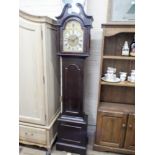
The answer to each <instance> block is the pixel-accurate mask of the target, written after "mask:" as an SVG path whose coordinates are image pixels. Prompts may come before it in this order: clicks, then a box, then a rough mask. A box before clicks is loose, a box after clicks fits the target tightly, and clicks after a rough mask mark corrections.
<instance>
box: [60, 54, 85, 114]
mask: <svg viewBox="0 0 155 155" xmlns="http://www.w3.org/2000/svg"><path fill="white" fill-rule="evenodd" d="M83 65H84V59H82V58H76V57H75V58H68V57H65V58H63V60H62V66H63V114H65V115H71V116H83Z"/></svg>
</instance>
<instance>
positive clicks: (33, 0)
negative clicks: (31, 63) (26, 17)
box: [19, 0, 63, 18]
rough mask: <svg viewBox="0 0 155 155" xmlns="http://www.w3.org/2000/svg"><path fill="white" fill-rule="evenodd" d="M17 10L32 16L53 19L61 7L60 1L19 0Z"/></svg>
mask: <svg viewBox="0 0 155 155" xmlns="http://www.w3.org/2000/svg"><path fill="white" fill-rule="evenodd" d="M19 8H20V9H21V10H23V11H25V12H27V13H30V14H33V15H39V16H49V17H51V18H55V17H56V16H58V15H60V13H61V10H62V8H63V6H62V3H61V0H20V1H19Z"/></svg>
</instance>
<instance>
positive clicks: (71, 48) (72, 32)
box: [63, 20, 84, 52]
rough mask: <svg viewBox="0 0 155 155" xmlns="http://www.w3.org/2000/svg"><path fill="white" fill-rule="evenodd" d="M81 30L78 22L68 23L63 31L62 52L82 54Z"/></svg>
mask: <svg viewBox="0 0 155 155" xmlns="http://www.w3.org/2000/svg"><path fill="white" fill-rule="evenodd" d="M83 34H84V32H83V29H82V28H81V24H80V23H79V22H78V21H75V20H72V21H69V22H68V23H67V24H66V26H65V29H64V31H63V51H64V52H83Z"/></svg>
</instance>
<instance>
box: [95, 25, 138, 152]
mask: <svg viewBox="0 0 155 155" xmlns="http://www.w3.org/2000/svg"><path fill="white" fill-rule="evenodd" d="M102 28H103V40H102V45H103V46H102V55H101V67H100V78H101V77H103V76H104V74H105V73H106V70H107V67H114V68H116V69H117V72H116V74H117V77H119V72H127V74H128V75H129V74H130V72H131V70H134V69H135V57H131V56H122V55H121V52H122V47H123V44H124V42H125V41H128V43H129V44H130V43H131V42H132V39H133V38H134V33H135V28H134V24H123V23H117V24H116V23H107V24H104V25H102ZM98 94H99V97H98V102H99V104H98V108H97V126H96V135H95V142H94V150H98V151H109V152H117V153H123V154H134V153H135V84H134V83H131V82H128V81H124V82H118V83H111V82H106V81H103V80H100V83H99V93H98Z"/></svg>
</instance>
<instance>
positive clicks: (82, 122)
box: [56, 3, 93, 155]
mask: <svg viewBox="0 0 155 155" xmlns="http://www.w3.org/2000/svg"><path fill="white" fill-rule="evenodd" d="M77 7H78V8H79V10H80V13H75V12H72V13H69V9H70V8H71V5H70V4H67V5H65V7H64V9H63V11H62V13H61V15H60V16H58V17H57V25H58V27H59V28H58V29H59V31H58V32H57V39H58V41H57V42H59V44H58V46H59V50H58V55H59V56H61V65H62V66H61V68H62V72H61V77H62V114H61V115H60V117H59V118H58V140H57V142H56V148H57V149H58V150H65V151H69V152H75V153H80V154H82V155H84V154H86V145H87V115H85V114H84V112H83V85H84V83H83V79H84V72H83V71H84V60H85V58H86V57H88V56H89V48H90V28H91V27H92V21H93V18H92V16H87V15H86V14H85V12H84V10H83V7H82V6H81V4H78V3H77ZM69 22H72V23H73V24H72V27H71V28H70V31H69V32H68V34H67V35H66V36H67V39H66V40H67V44H66V46H67V47H66V48H68V51H67V50H65V48H64V46H65V43H64V41H65V39H64V36H63V35H65V32H64V30H65V29H66V26H67V25H68V23H69ZM76 23H79V24H80V26H81V28H79V29H80V31H79V32H75V33H74V32H72V31H74V30H75V31H77V29H78V28H76V29H74V26H75V25H74V24H76ZM81 31H82V33H81ZM78 33H81V34H80V35H83V37H80V35H78ZM80 40H82V44H83V46H82V50H81V47H80V45H81V42H80Z"/></svg>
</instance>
